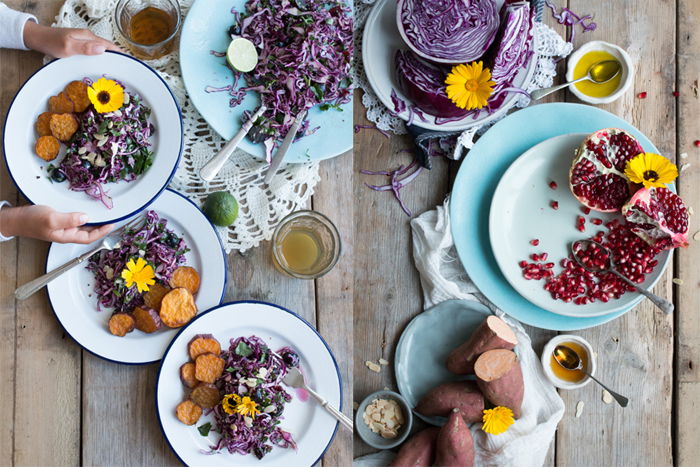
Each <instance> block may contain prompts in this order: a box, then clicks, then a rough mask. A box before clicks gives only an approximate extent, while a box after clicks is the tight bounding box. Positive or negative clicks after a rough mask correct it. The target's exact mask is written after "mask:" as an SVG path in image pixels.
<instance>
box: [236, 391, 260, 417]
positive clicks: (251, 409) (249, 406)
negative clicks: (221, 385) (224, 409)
mask: <svg viewBox="0 0 700 467" xmlns="http://www.w3.org/2000/svg"><path fill="white" fill-rule="evenodd" d="M236 412H238V413H239V414H241V415H244V416H245V415H249V416H252V417H254V416H256V415H259V414H260V411H259V410H258V404H257V403H256V402H255V401H254V400H253V399H251V398H250V397H248V396H245V397H242V398H241V400H240V402H239V403H238V405H237V406H236Z"/></svg>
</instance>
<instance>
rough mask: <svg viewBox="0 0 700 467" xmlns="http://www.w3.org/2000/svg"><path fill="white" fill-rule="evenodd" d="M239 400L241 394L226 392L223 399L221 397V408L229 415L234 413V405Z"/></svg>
mask: <svg viewBox="0 0 700 467" xmlns="http://www.w3.org/2000/svg"><path fill="white" fill-rule="evenodd" d="M240 401H241V396H239V395H238V394H226V395H225V396H224V398H223V399H221V408H223V409H224V412H226V413H227V414H229V415H233V414H234V413H236V406H237V405H238V403H239V402H240Z"/></svg>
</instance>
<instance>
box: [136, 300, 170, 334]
mask: <svg viewBox="0 0 700 467" xmlns="http://www.w3.org/2000/svg"><path fill="white" fill-rule="evenodd" d="M132 314H133V316H134V320H135V321H136V329H138V330H139V331H142V332H145V333H147V334H150V333H152V332H156V331H157V330H159V329H160V328H162V327H163V322H162V321H161V320H160V316H159V315H158V312H157V311H156V310H154V309H153V308H148V307H146V306H142V307H139V306H137V307H136V308H134V311H133V312H132Z"/></svg>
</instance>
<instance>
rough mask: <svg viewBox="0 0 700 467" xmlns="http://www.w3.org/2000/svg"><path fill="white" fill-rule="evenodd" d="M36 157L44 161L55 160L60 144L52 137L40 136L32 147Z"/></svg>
mask: <svg viewBox="0 0 700 467" xmlns="http://www.w3.org/2000/svg"><path fill="white" fill-rule="evenodd" d="M34 151H35V152H36V155H37V156H39V157H41V158H42V159H44V160H45V161H52V160H54V159H56V157H57V156H58V153H59V152H60V151H61V143H60V142H59V141H58V140H57V139H56V138H54V137H53V136H40V137H39V139H37V140H36V144H35V145H34Z"/></svg>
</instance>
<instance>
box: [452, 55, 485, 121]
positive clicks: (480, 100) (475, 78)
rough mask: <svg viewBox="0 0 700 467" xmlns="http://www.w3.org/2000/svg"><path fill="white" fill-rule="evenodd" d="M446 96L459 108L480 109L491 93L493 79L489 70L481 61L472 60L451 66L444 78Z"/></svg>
mask: <svg viewBox="0 0 700 467" xmlns="http://www.w3.org/2000/svg"><path fill="white" fill-rule="evenodd" d="M445 84H447V88H446V89H445V91H446V92H447V97H448V98H449V99H450V100H451V101H452V102H453V103H454V104H455V105H456V106H457V107H459V108H460V109H466V110H472V109H480V108H482V107H484V106H485V105H486V104H487V103H488V98H489V96H491V94H493V86H494V85H495V84H496V82H495V81H491V70H489V69H488V68H484V64H483V62H480V61H479V62H473V63H469V64H466V65H457V66H454V67H452V71H451V72H450V73H449V74H448V75H447V78H446V79H445Z"/></svg>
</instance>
